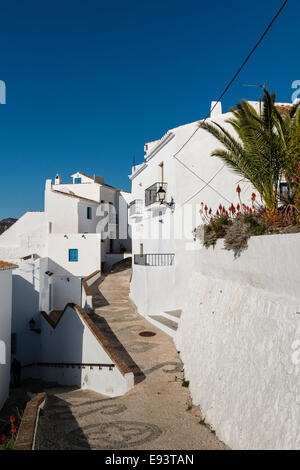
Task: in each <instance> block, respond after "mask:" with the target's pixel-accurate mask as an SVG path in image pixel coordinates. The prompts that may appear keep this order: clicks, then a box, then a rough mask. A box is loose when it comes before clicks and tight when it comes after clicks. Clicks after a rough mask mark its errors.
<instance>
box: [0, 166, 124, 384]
mask: <svg viewBox="0 0 300 470" xmlns="http://www.w3.org/2000/svg"><path fill="white" fill-rule="evenodd" d="M72 179H73V182H72V183H66V184H64V183H63V182H62V179H61V177H60V175H56V177H55V180H54V184H53V183H52V181H51V180H47V181H46V185H45V195H44V211H43V212H27V213H26V214H24V215H23V216H22V217H21V218H20V219H19V220H18V221H17V222H16V223H15V224H14V225H13V226H12V227H10V228H9V229H8V230H7V231H6V232H4V233H3V234H2V235H1V236H0V255H1V256H2V258H3V259H4V260H6V261H10V262H17V263H18V264H19V268H18V269H17V270H16V272H15V274H14V276H13V311H12V328H13V333H14V334H15V335H16V356H17V359H19V360H20V361H21V363H22V365H23V366H26V365H29V364H31V363H32V362H36V358H37V357H38V355H39V353H38V351H40V349H41V347H42V342H41V334H40V333H41V332H40V330H41V318H40V313H39V312H40V311H44V312H46V313H50V312H51V311H57V310H63V309H64V308H65V306H66V305H67V304H68V303H73V304H77V305H79V306H81V305H82V302H84V304H85V305H86V304H87V302H86V299H84V293H83V292H82V290H83V289H82V279H83V278H85V277H86V276H89V275H90V274H92V273H94V272H96V271H98V272H99V271H103V270H105V269H106V268H107V269H109V268H110V267H111V265H112V264H113V262H116V261H119V260H121V259H123V258H124V257H125V256H127V254H126V253H127V252H129V251H131V239H130V236H129V231H128V203H129V202H130V198H131V195H130V193H127V192H126V191H122V190H119V189H117V188H114V187H112V186H110V185H107V184H105V182H104V179H103V178H101V177H99V176H94V177H89V176H87V175H84V174H83V173H80V172H77V173H75V174H74V175H72ZM31 319H33V320H34V321H35V327H34V328H33V329H31V330H30V327H29V321H30V320H31ZM74 347H76V345H75V344H74ZM61 360H63V358H61ZM32 374H33V369H30V367H28V368H26V367H25V368H24V369H23V370H22V376H23V378H24V377H26V376H28V375H29V376H32Z"/></svg>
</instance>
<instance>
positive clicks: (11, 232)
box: [0, 212, 48, 263]
mask: <svg viewBox="0 0 300 470" xmlns="http://www.w3.org/2000/svg"><path fill="white" fill-rule="evenodd" d="M47 233H48V224H47V220H46V216H45V213H44V212H26V213H25V214H24V215H23V216H22V217H20V219H19V220H17V222H15V223H14V224H13V225H12V226H11V227H10V228H9V229H8V230H6V231H5V232H4V233H3V234H2V235H0V259H3V260H6V261H12V262H16V263H18V262H19V261H20V258H21V257H23V256H27V255H30V254H33V253H36V254H38V255H39V256H44V255H45V254H46V252H47V239H46V236H47Z"/></svg>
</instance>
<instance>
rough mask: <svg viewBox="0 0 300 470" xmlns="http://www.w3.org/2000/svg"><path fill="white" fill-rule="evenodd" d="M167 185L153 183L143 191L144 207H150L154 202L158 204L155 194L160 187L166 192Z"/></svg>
mask: <svg viewBox="0 0 300 470" xmlns="http://www.w3.org/2000/svg"><path fill="white" fill-rule="evenodd" d="M167 186H168V185H167V183H154V184H152V186H149V188H147V189H145V206H146V207H147V206H150V205H151V204H154V203H155V202H159V199H158V195H157V192H158V190H159V188H160V187H162V188H163V189H164V190H165V191H167Z"/></svg>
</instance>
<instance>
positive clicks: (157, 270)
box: [130, 264, 178, 316]
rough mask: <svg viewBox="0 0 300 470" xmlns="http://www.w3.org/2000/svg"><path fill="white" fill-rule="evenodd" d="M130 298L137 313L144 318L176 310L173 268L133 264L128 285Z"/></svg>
mask: <svg viewBox="0 0 300 470" xmlns="http://www.w3.org/2000/svg"><path fill="white" fill-rule="evenodd" d="M130 298H131V300H132V301H133V302H134V303H135V305H136V306H137V308H138V312H139V313H140V314H141V315H144V316H147V315H157V314H161V312H163V311H164V310H172V308H173V309H176V308H178V304H177V303H176V297H175V267H174V266H140V265H137V264H135V265H134V269H133V272H132V279H131V283H130Z"/></svg>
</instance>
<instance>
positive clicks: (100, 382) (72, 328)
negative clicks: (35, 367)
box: [40, 307, 133, 396]
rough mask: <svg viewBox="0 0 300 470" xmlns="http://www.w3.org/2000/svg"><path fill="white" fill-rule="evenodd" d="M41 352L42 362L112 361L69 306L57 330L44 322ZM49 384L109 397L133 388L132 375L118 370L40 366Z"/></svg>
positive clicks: (107, 362) (110, 362)
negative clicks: (76, 387)
mask: <svg viewBox="0 0 300 470" xmlns="http://www.w3.org/2000/svg"><path fill="white" fill-rule="evenodd" d="M41 344H42V349H41V356H40V358H41V359H40V362H48V363H49V362H53V363H61V362H64V363H100V364H101V363H103V364H112V363H113V362H112V360H111V359H110V357H109V356H108V354H107V353H106V352H105V350H104V349H103V347H102V346H101V345H100V343H99V342H98V341H97V339H96V338H95V336H94V335H93V333H92V332H91V330H90V329H89V328H88V327H87V325H86V324H85V322H84V321H83V320H82V318H81V317H80V316H79V315H78V314H77V313H76V311H75V310H74V309H73V308H71V307H68V308H67V309H66V311H65V313H64V314H63V316H62V318H61V320H60V321H59V323H58V325H57V326H56V328H54V329H53V328H52V327H51V326H50V325H49V324H48V323H47V321H46V320H45V319H43V320H42V342H41ZM40 374H41V376H42V377H43V379H44V380H46V381H52V380H55V381H57V382H58V383H60V384H64V385H77V386H79V387H80V388H83V389H86V388H87V389H90V390H94V391H95V392H98V393H102V394H104V395H108V396H118V395H123V394H124V393H126V392H127V391H128V390H129V389H130V388H131V387H132V386H133V374H132V373H130V374H125V376H124V375H122V374H121V372H120V371H119V369H118V367H114V368H113V369H112V370H109V368H107V367H103V368H102V370H99V368H97V367H94V368H93V369H90V368H89V367H86V368H85V369H78V368H74V369H73V368H71V367H70V368H68V369H67V368H54V367H53V368H51V367H41V368H40Z"/></svg>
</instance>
